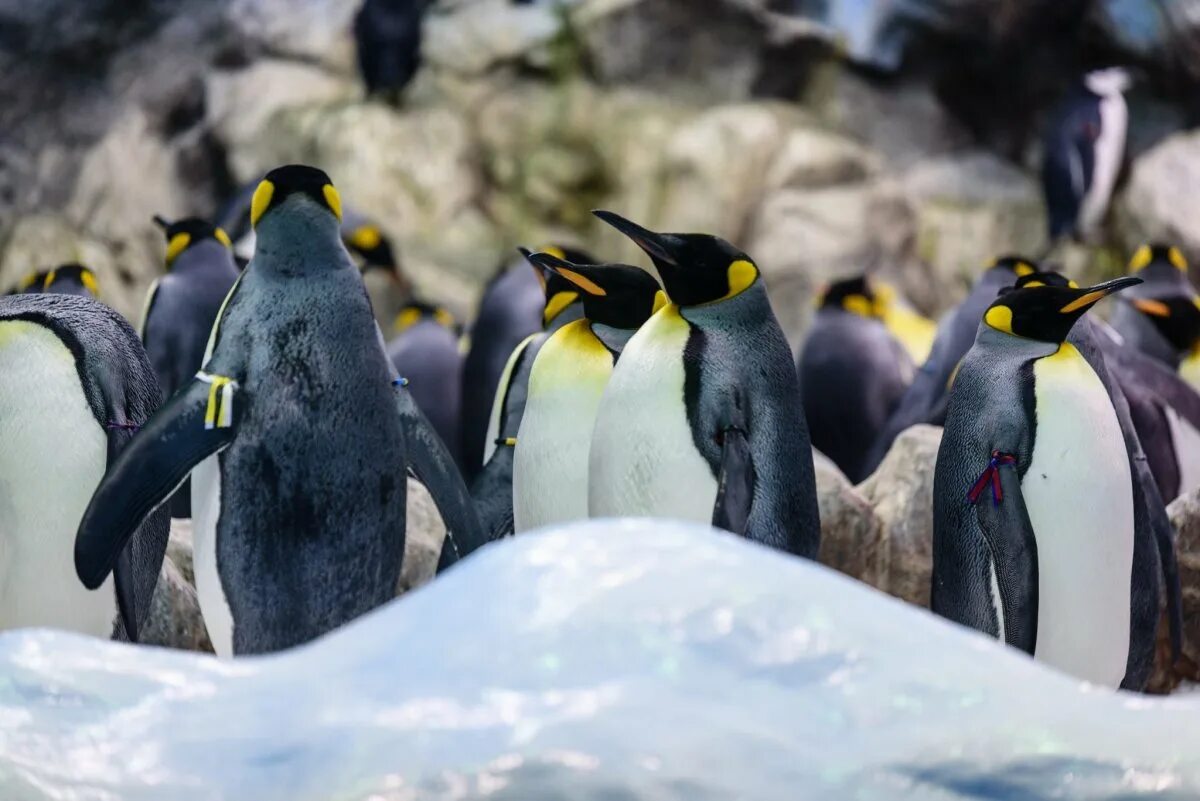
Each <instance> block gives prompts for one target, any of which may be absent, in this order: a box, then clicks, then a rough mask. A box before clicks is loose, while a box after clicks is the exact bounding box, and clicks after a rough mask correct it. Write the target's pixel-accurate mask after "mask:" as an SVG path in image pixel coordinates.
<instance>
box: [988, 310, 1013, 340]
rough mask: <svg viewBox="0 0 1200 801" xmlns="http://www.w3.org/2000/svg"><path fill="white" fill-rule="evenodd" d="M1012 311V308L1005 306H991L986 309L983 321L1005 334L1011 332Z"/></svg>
mask: <svg viewBox="0 0 1200 801" xmlns="http://www.w3.org/2000/svg"><path fill="white" fill-rule="evenodd" d="M1012 320H1013V313H1012V309H1010V308H1008V307H1007V306H993V307H992V308H990V309H988V310H987V314H985V315H983V321H984V322H985V323H987V324H988V325H989V326H991V327H992V328H994V329H996V330H997V331H1003V332H1004V333H1006V334H1011V333H1012V332H1013V330H1012Z"/></svg>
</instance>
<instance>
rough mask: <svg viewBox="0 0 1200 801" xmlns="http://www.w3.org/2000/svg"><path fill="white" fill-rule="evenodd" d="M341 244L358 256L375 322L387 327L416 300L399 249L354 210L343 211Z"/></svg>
mask: <svg viewBox="0 0 1200 801" xmlns="http://www.w3.org/2000/svg"><path fill="white" fill-rule="evenodd" d="M342 241H343V242H344V243H345V244H346V247H347V248H348V249H349V250H350V252H351V253H352V254H353V255H355V256H356V257H358V259H359V271H360V272H361V273H362V277H363V284H364V285H366V287H367V296H368V297H370V298H371V308H372V309H374V310H375V319H376V320H377V321H378V322H379V327H380V328H386V327H387V326H389V325H391V324H392V321H393V320H395V319H396V316H397V315H398V314H399V313H400V312H401V310H402V309H403V308H404V307H405V306H406V305H407V304H408V303H410V302H412V301H413V290H412V285H411V284H410V283H409V281H408V279H407V278H406V277H405V275H404V272H403V271H402V270H401V269H400V260H399V257H398V256H397V255H396V248H395V247H394V246H393V245H392V242H391V240H390V239H388V237H387V235H386V234H384V232H383V230H382V229H381V228H380V227H379V225H378V224H377V223H375V222H373V221H371V220H370V219H368V218H367V217H366V216H365V215H363V214H362V213H360V212H358V211H355V210H354V209H352V208H346V209H344V216H343V218H342Z"/></svg>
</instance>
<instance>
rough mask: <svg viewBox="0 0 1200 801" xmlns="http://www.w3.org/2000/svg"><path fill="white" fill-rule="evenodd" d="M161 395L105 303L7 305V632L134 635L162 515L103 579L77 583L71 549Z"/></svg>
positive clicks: (13, 300) (1, 313) (0, 364)
mask: <svg viewBox="0 0 1200 801" xmlns="http://www.w3.org/2000/svg"><path fill="white" fill-rule="evenodd" d="M160 400H161V398H160V395H159V390H158V385H157V383H156V382H155V379H154V371H153V370H152V369H151V367H150V362H149V361H148V360H147V359H146V354H145V352H144V351H143V350H142V347H141V345H140V344H139V343H138V340H137V334H135V333H134V331H133V329H132V328H130V327H129V325H128V324H127V323H126V322H125V321H124V320H123V319H122V318H121V316H120V315H118V314H117V313H116V312H115V311H113V310H112V309H110V308H109V307H107V306H105V305H104V304H102V303H98V302H96V301H94V300H91V299H90V298H80V297H71V296H65V295H55V294H34V295H13V296H9V297H4V298H0V532H3V536H2V539H3V545H2V547H0V629H11V628H23V627H29V626H48V627H53V628H63V629H68V630H71V631H77V632H81V633H84V634H92V635H95V636H97V637H109V636H116V637H117V638H119V639H130V640H134V641H136V640H137V635H138V630H139V629H140V628H141V626H142V625H143V624H144V623H145V622H146V619H147V615H148V614H149V611H150V600H151V596H152V595H153V593H154V586H155V583H156V582H157V581H158V573H159V569H160V567H161V566H162V560H163V555H164V554H165V553H166V548H167V535H168V528H169V521H168V519H167V513H166V510H165V509H162V510H158V511H155V512H153V513H151V514H149V515H148V516H146V517H145V519H144V520H139V521H138V524H137V525H135V526H134V527H133V528H132V529H131V530H130V531H129V536H128V537H127V538H126V540H123V541H122V543H121V547H118V548H115V549H114V550H113V551H112V552H111V554H110V556H109V559H110V562H111V563H112V564H113V572H114V574H115V575H114V577H113V578H112V579H110V580H105V581H104V582H103V583H102V584H101V583H100V582H96V583H93V584H92V585H89V586H88V587H87V588H86V589H85V587H84V586H83V585H82V584H80V582H79V579H78V578H77V577H76V575H75V570H74V566H73V562H72V553H73V550H74V548H73V546H74V542H75V532H76V529H77V528H78V527H79V521H80V518H82V517H83V513H84V509H85V508H86V507H87V503H88V498H89V497H91V494H92V491H93V490H94V489H95V488H96V485H97V484H99V483H100V480H101V478H102V477H103V476H104V472H105V469H106V467H108V466H110V465H112V463H113V462H114V460H116V459H117V458H118V456H119V455H120V454H121V453H122V452H123V451H124V449H125V448H126V446H127V445H128V443H129V440H130V437H132V436H133V433H134V431H135V430H137V428H138V426H140V425H141V424H142V423H144V422H145V421H146V420H147V419H149V417H150V415H151V414H153V413H154V410H155V409H156V408H157V407H158V404H159V402H160ZM118 612H119V615H118ZM114 624H115V626H114Z"/></svg>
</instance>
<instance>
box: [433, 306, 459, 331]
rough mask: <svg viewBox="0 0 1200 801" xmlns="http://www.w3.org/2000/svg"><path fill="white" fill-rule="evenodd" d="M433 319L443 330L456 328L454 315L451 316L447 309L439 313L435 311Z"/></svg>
mask: <svg viewBox="0 0 1200 801" xmlns="http://www.w3.org/2000/svg"><path fill="white" fill-rule="evenodd" d="M433 319H434V320H435V321H437V324H438V325H440V326H442V327H443V328H453V327H454V315H453V314H451V313H450V312H448V311H446V310H445V309H438V310H437V311H435V312H434V313H433Z"/></svg>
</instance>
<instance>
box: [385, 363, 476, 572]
mask: <svg viewBox="0 0 1200 801" xmlns="http://www.w3.org/2000/svg"><path fill="white" fill-rule="evenodd" d="M392 386H393V392H394V393H395V397H396V410H397V411H398V412H399V414H400V421H401V424H402V426H403V428H404V444H405V448H404V451H405V458H406V459H407V460H408V464H407V465H406V467H408V468H411V469H412V471H413V472H414V473H415V474H416V476H417V478H418V479H419V480H420V482H421V483H422V484H424V485H425V488H426V489H427V490H429V494H430V496H432V498H433V503H434V505H435V506H437V509H438V512H439V513H440V514H441V515H442V520H443V521H444V522H445V524H446V540H445V542H444V543H443V544H442V555H441V558H440V559H439V561H438V572H441V571H442V570H443V569H445V568H446V567H449V566H450V565H452V564H454V563H455V562H457V561H458V560H459V559H461V558H462V557H464V556H466V555H467V554H469V553H471V551H474V550H475V549H476V548H479V547H480V546H482V545H484V544H486V542H487V538H486V536H485V535H484V531H483V526H481V525H480V523H479V515H478V514H477V513H476V511H475V504H474V502H473V501H472V500H471V495H470V493H469V492H467V486H466V484H465V483H463V477H462V474H461V473H460V472H459V471H458V466H457V465H456V464H455V463H454V457H452V456H451V455H450V451H448V450H447V449H446V446H445V444H443V443H442V439H441V437H439V436H438V435H437V432H436V431H434V429H433V426H432V425H431V424H430V422H429V420H428V419H427V418H426V417H425V415H424V414H423V413H422V412H421V410H420V409H419V408H418V407H417V403H416V401H414V400H413V397H412V394H411V393H410V392H409V391H408V389H407V388H406V387H404V386H401V385H399V384H395V383H393V385H392Z"/></svg>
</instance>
